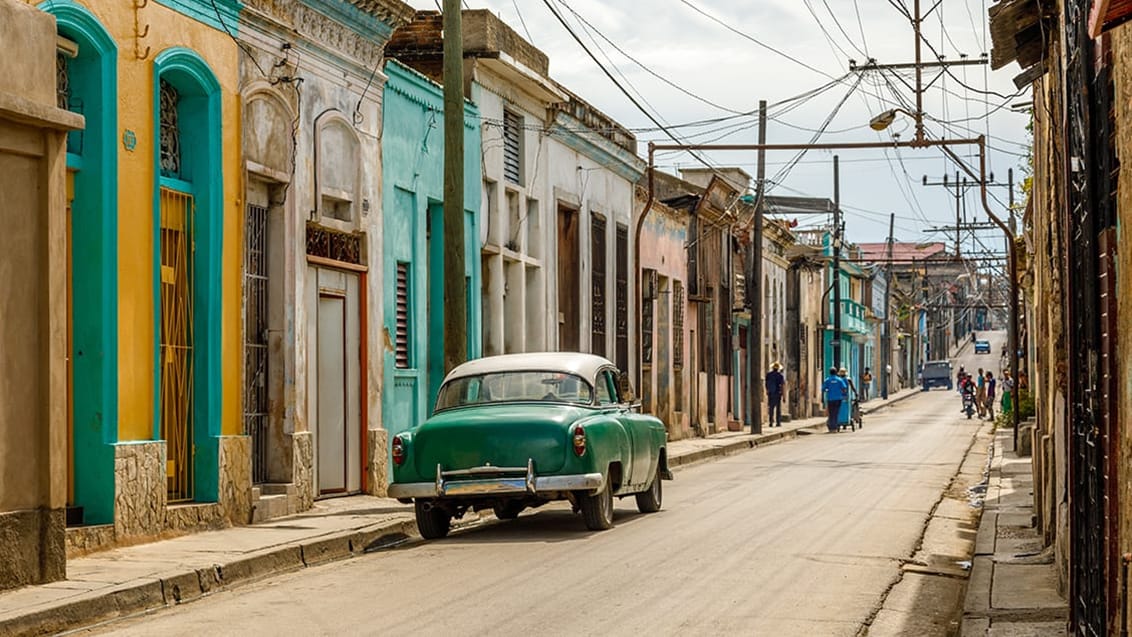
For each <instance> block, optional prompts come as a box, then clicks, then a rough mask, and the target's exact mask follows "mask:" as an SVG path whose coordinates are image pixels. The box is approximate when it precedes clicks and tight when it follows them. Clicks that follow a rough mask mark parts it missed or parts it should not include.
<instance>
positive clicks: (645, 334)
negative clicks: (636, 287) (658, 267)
mask: <svg viewBox="0 0 1132 637" xmlns="http://www.w3.org/2000/svg"><path fill="white" fill-rule="evenodd" d="M652 272H655V270H650V269H645V270H644V271H643V272H642V273H643V274H644V276H642V277H641V278H642V280H643V279H646V278H648V276H649V275H650V273H652ZM652 317H653V301H652V300H651V299H643V300H642V301H641V364H642V365H651V364H652V348H653V342H652Z"/></svg>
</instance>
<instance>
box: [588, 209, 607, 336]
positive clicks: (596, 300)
mask: <svg viewBox="0 0 1132 637" xmlns="http://www.w3.org/2000/svg"><path fill="white" fill-rule="evenodd" d="M590 255H591V257H590V258H591V259H592V261H593V264H592V265H593V267H592V268H591V269H590V293H591V295H592V296H593V309H592V319H591V322H592V327H593V329H592V337H593V342H592V344H591V347H590V350H591V351H592V352H593V353H594V354H597V355H598V356H605V331H606V330H605V309H606V300H605V218H604V217H602V216H601V215H597V214H595V215H593V216H592V217H591V219H590Z"/></svg>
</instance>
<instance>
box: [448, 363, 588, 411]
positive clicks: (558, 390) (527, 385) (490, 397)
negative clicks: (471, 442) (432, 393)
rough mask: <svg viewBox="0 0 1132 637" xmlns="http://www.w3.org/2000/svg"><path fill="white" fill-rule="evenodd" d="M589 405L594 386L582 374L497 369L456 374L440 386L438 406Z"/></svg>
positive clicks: (449, 407) (450, 407)
mask: <svg viewBox="0 0 1132 637" xmlns="http://www.w3.org/2000/svg"><path fill="white" fill-rule="evenodd" d="M529 401H537V402H554V403H569V404H577V405H588V404H590V403H592V402H593V389H592V388H591V387H590V384H589V383H588V382H586V381H585V380H583V379H582V378H581V377H580V376H575V375H574V374H565V373H561V372H548V371H529V372H495V373H490V374H480V375H478V376H464V377H461V378H454V379H452V380H450V381H448V382H447V383H445V384H444V386H443V387H441V388H440V395H439V396H438V397H437V399H436V410H437V411H440V410H442V409H453V408H455V407H467V406H469V405H486V404H493V403H511V402H529Z"/></svg>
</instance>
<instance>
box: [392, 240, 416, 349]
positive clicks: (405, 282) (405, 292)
mask: <svg viewBox="0 0 1132 637" xmlns="http://www.w3.org/2000/svg"><path fill="white" fill-rule="evenodd" d="M394 294H395V295H396V298H395V300H394V305H395V312H396V321H397V326H396V330H397V333H396V337H395V338H396V343H395V344H394V350H393V351H394V353H393V356H394V364H395V365H396V366H397V368H398V369H408V368H409V367H411V366H412V360H411V358H410V356H409V352H410V349H409V337H410V335H411V334H410V332H409V322H410V318H409V309H410V305H409V264H408V263H406V262H404V261H398V262H397V282H396V290H395V292H394Z"/></svg>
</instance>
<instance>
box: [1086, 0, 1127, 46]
mask: <svg viewBox="0 0 1132 637" xmlns="http://www.w3.org/2000/svg"><path fill="white" fill-rule="evenodd" d="M1129 18H1132V0H1093V6H1092V7H1091V8H1090V9H1089V35H1090V36H1091V37H1094V38H1095V37H1097V36H1099V35H1100V34H1102V33H1104V32H1105V31H1108V30H1109V29H1112V28H1113V27H1117V26H1120V25H1121V24H1124V23H1125V22H1127V21H1128V19H1129Z"/></svg>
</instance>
